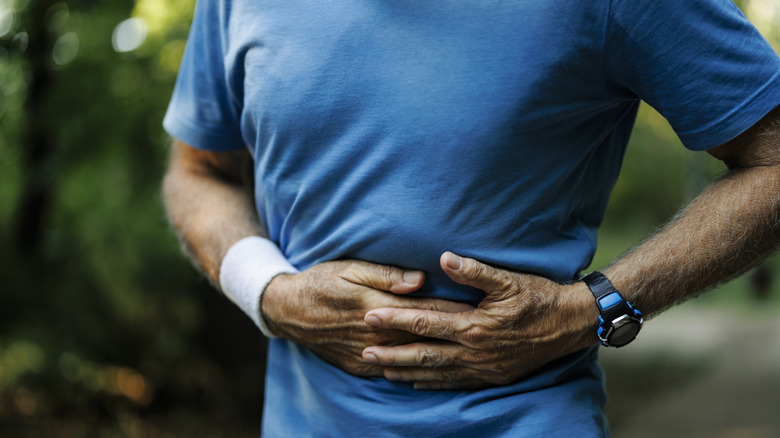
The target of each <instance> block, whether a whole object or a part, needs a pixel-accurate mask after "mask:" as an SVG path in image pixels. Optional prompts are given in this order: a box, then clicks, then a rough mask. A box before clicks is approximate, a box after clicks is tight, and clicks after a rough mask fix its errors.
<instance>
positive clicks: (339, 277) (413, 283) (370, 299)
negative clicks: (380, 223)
mask: <svg viewBox="0 0 780 438" xmlns="http://www.w3.org/2000/svg"><path fill="white" fill-rule="evenodd" d="M424 281H425V278H424V274H423V273H422V272H420V271H407V270H403V269H400V268H395V267H392V266H384V265H377V264H373V263H368V262H363V261H355V260H345V261H334V262H326V263H322V264H319V265H316V266H314V267H312V268H310V269H307V270H305V271H303V272H301V273H299V274H295V275H279V276H277V277H275V278H274V279H273V280H272V281H271V282H270V283H269V284H268V286H267V288H266V290H265V293H264V294H263V299H262V303H261V304H262V310H263V316H264V317H265V319H266V322H267V323H268V325H269V327H270V329H271V331H272V332H273V333H274V334H275V335H277V336H281V337H283V338H285V339H288V340H290V341H293V342H295V343H297V344H300V345H303V346H305V347H307V348H309V349H311V350H312V351H314V352H315V353H316V354H317V355H318V356H320V357H321V358H323V359H324V360H326V361H328V362H330V363H331V364H333V365H336V366H337V367H339V368H341V369H343V370H345V371H347V372H349V373H352V374H355V375H360V376H382V373H383V368H384V367H381V366H378V365H376V364H370V363H366V362H365V361H364V360H363V359H362V358H361V352H362V351H363V349H364V348H366V347H367V346H369V345H382V346H394V345H400V344H406V343H410V342H415V341H419V340H421V339H422V338H421V337H420V336H417V335H414V334H411V333H409V332H406V331H400V330H393V329H383V328H371V327H366V325H365V323H364V322H363V321H364V317H365V314H366V312H368V311H370V310H373V309H377V308H381V307H395V308H415V309H425V310H430V311H437V312H445V313H446V312H460V311H464V310H468V309H473V307H472V306H469V305H467V304H461V303H455V302H451V301H446V300H437V299H428V298H409V297H403V296H397V295H395V294H401V295H402V294H407V293H410V292H413V291H415V290H417V289H419V288H420V286H422V284H423V283H424ZM388 292H392V293H388Z"/></svg>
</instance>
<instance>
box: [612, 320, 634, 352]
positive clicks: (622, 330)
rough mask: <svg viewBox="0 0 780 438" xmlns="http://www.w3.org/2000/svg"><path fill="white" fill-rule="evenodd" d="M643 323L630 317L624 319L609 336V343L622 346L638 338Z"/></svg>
mask: <svg viewBox="0 0 780 438" xmlns="http://www.w3.org/2000/svg"><path fill="white" fill-rule="evenodd" d="M640 328H642V325H641V324H640V323H639V321H636V320H633V319H629V320H624V321H623V323H622V324H620V325H619V326H618V325H615V328H614V330H613V331H612V333H611V335H610V336H609V343H610V345H612V346H613V347H622V346H624V345H626V344H628V343H629V342H631V341H633V340H634V338H636V335H637V334H638V333H639V329H640Z"/></svg>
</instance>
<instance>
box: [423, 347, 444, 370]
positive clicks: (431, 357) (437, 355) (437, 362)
mask: <svg viewBox="0 0 780 438" xmlns="http://www.w3.org/2000/svg"><path fill="white" fill-rule="evenodd" d="M417 363H418V364H419V365H420V366H421V367H423V368H439V367H442V366H444V365H446V364H447V358H446V357H445V356H444V354H442V352H441V351H438V350H435V349H431V348H426V349H424V350H420V351H419V352H417Z"/></svg>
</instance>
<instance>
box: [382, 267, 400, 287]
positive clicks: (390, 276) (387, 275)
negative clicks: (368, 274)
mask: <svg viewBox="0 0 780 438" xmlns="http://www.w3.org/2000/svg"><path fill="white" fill-rule="evenodd" d="M379 269H380V273H379V275H380V278H381V279H382V281H383V283H384V286H386V287H388V288H389V287H390V286H392V285H393V284H395V283H396V277H397V275H396V274H397V272H396V269H395V268H393V267H392V266H385V265H383V266H381V267H380V268H379Z"/></svg>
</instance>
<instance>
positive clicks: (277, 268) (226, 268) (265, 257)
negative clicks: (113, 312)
mask: <svg viewBox="0 0 780 438" xmlns="http://www.w3.org/2000/svg"><path fill="white" fill-rule="evenodd" d="M297 273H298V270H297V269H295V267H294V266H293V265H291V264H290V262H288V261H287V258H286V257H285V256H284V254H282V252H281V251H280V250H279V248H278V247H277V246H276V244H275V243H273V242H271V241H270V240H268V239H264V238H262V237H259V236H250V237H245V238H243V239H241V240H239V241H238V242H236V243H234V244H233V246H231V247H230V249H228V251H227V253H226V254H225V258H224V259H222V266H221V268H220V272H219V285H220V286H221V287H222V291H223V292H224V293H225V295H227V297H228V298H230V300H231V301H233V302H234V303H236V305H237V306H238V307H239V308H241V310H243V311H244V313H246V314H247V315H249V317H250V318H252V321H254V322H255V324H256V325H257V327H259V328H260V331H261V332H263V334H264V335H266V336H268V337H269V338H275V337H276V336H274V335H273V334H271V330H269V329H268V325H266V323H265V320H264V319H263V317H262V314H261V308H260V298H261V297H262V296H263V292H264V291H265V288H266V286H268V283H270V282H271V280H273V278H274V277H276V276H277V275H279V274H297Z"/></svg>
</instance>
